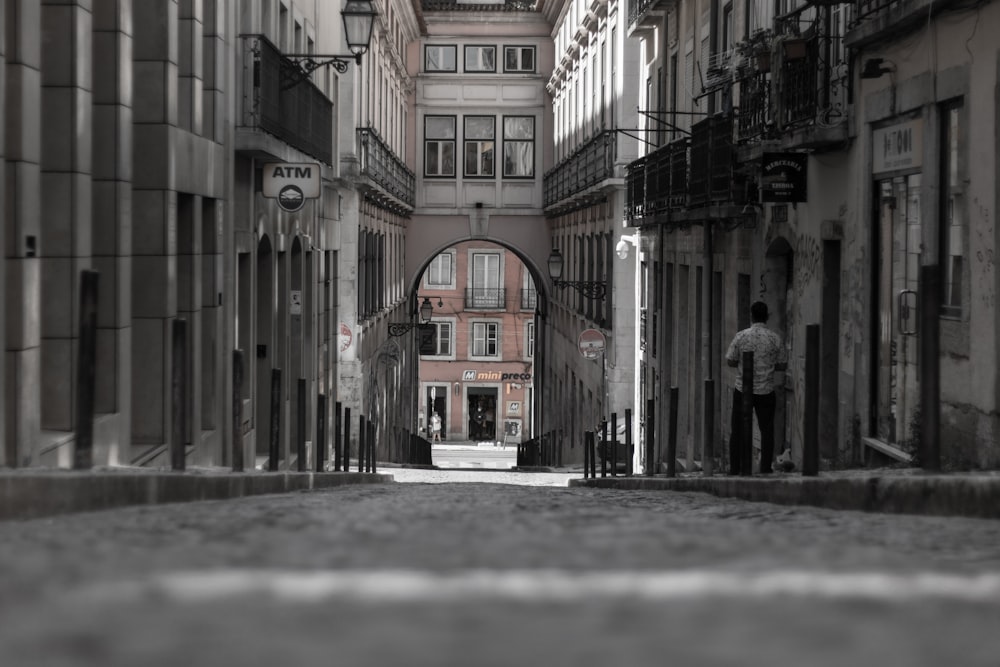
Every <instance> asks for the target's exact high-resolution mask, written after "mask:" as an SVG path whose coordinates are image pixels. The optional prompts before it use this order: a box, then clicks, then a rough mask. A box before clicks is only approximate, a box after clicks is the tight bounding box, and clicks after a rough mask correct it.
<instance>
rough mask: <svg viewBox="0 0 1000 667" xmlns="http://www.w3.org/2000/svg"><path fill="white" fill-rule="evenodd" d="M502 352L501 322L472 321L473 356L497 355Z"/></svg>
mask: <svg viewBox="0 0 1000 667" xmlns="http://www.w3.org/2000/svg"><path fill="white" fill-rule="evenodd" d="M499 354H500V323H499V322H473V323H472V356H473V357H496V356H499Z"/></svg>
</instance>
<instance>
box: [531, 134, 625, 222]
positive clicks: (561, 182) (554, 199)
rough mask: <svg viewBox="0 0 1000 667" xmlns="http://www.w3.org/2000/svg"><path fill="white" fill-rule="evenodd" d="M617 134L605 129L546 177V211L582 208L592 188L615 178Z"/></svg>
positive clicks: (590, 194) (547, 173)
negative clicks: (550, 209) (549, 209)
mask: <svg viewBox="0 0 1000 667" xmlns="http://www.w3.org/2000/svg"><path fill="white" fill-rule="evenodd" d="M617 157H618V141H617V133H616V132H614V131H613V130H605V131H603V132H601V133H599V134H597V135H596V136H595V137H594V138H593V139H591V140H590V141H588V142H586V143H585V144H583V145H582V146H580V147H579V148H577V149H576V151H574V152H573V154H572V155H570V156H569V157H567V158H566V159H564V160H563V161H562V162H560V163H559V164H557V165H556V166H555V167H553V168H552V169H550V170H549V171H548V172H546V174H545V181H544V182H545V186H544V187H545V208H546V209H548V208H551V207H555V208H556V209H559V210H572V209H573V208H579V207H581V206H582V205H585V204H586V203H587V201H588V200H589V199H591V198H593V197H592V195H593V192H592V189H593V188H596V187H597V186H599V185H600V184H601V183H603V182H604V181H606V180H608V179H611V178H614V175H615V160H616V158H617Z"/></svg>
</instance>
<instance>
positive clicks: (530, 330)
mask: <svg viewBox="0 0 1000 667" xmlns="http://www.w3.org/2000/svg"><path fill="white" fill-rule="evenodd" d="M524 358H525V360H529V361H530V360H532V359H534V358H535V321H534V320H533V319H532V320H528V321H527V322H525V323H524Z"/></svg>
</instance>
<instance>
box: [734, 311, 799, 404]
mask: <svg viewBox="0 0 1000 667" xmlns="http://www.w3.org/2000/svg"><path fill="white" fill-rule="evenodd" d="M744 352H753V393H755V394H770V393H771V392H772V391H774V365H775V364H784V363H787V353H786V352H785V346H784V345H782V344H781V336H779V335H778V334H776V333H774V332H773V331H771V330H770V329H768V328H767V327H766V326H765V325H764V323H763V322H754V323H753V324H751V325H750V328H749V329H744V330H743V331H740V332H739V333H737V334H736V336H735V337H734V338H733V342H732V343H730V344H729V350H728V351H727V352H726V360H728V361H738V362H739V363H740V365H739V366H738V367H737V370H738V373H737V374H736V389H737V390H739V391H743V368H742V366H743V353H744Z"/></svg>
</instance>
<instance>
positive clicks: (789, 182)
mask: <svg viewBox="0 0 1000 667" xmlns="http://www.w3.org/2000/svg"><path fill="white" fill-rule="evenodd" d="M808 165H809V156H808V155H806V154H805V153H764V157H763V160H762V164H761V201H763V202H800V201H801V202H804V201H808V197H807V195H808V187H807V185H806V180H807V179H806V176H807V173H808V171H807V169H808Z"/></svg>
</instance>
